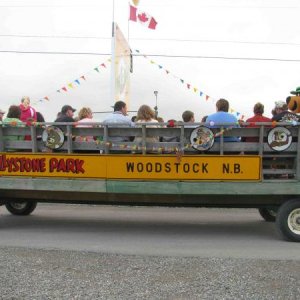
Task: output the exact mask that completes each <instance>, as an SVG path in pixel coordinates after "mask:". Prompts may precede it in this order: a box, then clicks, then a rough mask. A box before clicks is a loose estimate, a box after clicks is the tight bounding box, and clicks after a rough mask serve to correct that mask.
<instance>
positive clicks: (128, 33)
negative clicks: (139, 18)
mask: <svg viewBox="0 0 300 300" xmlns="http://www.w3.org/2000/svg"><path fill="white" fill-rule="evenodd" d="M128 7H130V2H129V1H128ZM127 40H128V44H129V18H128V19H127Z"/></svg>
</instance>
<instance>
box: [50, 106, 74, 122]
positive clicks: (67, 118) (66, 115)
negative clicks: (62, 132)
mask: <svg viewBox="0 0 300 300" xmlns="http://www.w3.org/2000/svg"><path fill="white" fill-rule="evenodd" d="M75 111H76V109H75V108H73V107H72V106H71V105H64V106H63V107H62V108H61V113H60V115H59V117H58V118H57V119H56V120H55V121H54V122H75V120H74V118H73V116H74V112H75Z"/></svg>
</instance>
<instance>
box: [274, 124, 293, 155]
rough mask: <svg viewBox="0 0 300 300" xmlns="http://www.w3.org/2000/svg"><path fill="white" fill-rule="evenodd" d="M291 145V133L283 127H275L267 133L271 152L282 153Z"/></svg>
mask: <svg viewBox="0 0 300 300" xmlns="http://www.w3.org/2000/svg"><path fill="white" fill-rule="evenodd" d="M291 144H292V133H291V132H290V130H289V129H287V128H285V127H275V128H273V129H271V130H270V131H269V133H268V145H269V146H270V148H271V149H272V150H275V151H284V150H286V149H288V148H289V147H290V145H291Z"/></svg>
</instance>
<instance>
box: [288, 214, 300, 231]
mask: <svg viewBox="0 0 300 300" xmlns="http://www.w3.org/2000/svg"><path fill="white" fill-rule="evenodd" d="M288 226H289V228H290V230H291V231H292V232H293V233H295V234H300V208H297V209H294V210H292V211H291V213H290V214H289V216H288Z"/></svg>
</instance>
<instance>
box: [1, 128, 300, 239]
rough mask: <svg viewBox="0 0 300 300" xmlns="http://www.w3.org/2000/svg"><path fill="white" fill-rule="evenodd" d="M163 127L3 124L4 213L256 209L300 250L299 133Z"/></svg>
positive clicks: (245, 129)
mask: <svg viewBox="0 0 300 300" xmlns="http://www.w3.org/2000/svg"><path fill="white" fill-rule="evenodd" d="M165 125H166V124H164V123H161V124H160V125H157V124H155V126H156V127H153V126H154V124H147V123H144V124H140V125H139V126H136V127H128V126H124V125H122V124H110V125H107V124H103V123H93V124H86V127H78V124H77V123H74V124H72V123H31V124H27V125H26V126H22V127H18V126H16V124H1V126H0V190H1V193H0V204H1V205H5V206H6V208H7V209H8V210H9V211H10V212H11V213H12V214H14V215H29V214H30V213H32V212H33V211H34V209H35V207H36V205H37V203H38V202H52V203H86V204H109V205H155V206H170V207H171V206H173V207H174V206H176V207H180V206H181V207H241V208H258V210H259V212H260V214H261V216H262V217H263V218H264V219H265V220H266V221H269V222H276V226H277V228H278V230H279V232H280V233H281V234H282V236H283V237H284V238H285V239H287V240H290V241H296V242H299V241H300V184H299V180H300V157H299V154H300V142H299V135H300V124H298V123H293V124H292V123H255V124H247V123H245V124H243V127H237V126H236V125H237V124H227V123H226V124H225V123H224V124H214V126H213V128H208V127H207V126H205V124H203V123H195V124H193V126H191V124H188V123H176V124H175V126H174V127H172V128H170V127H166V126H165ZM81 126H82V125H81ZM91 137H92V140H91ZM135 137H139V140H138V141H136V139H135ZM162 137H164V138H162ZM165 137H167V138H165ZM228 137H237V138H238V140H239V141H237V142H227V141H226V139H227V138H228ZM24 138H25V139H24ZM153 138H154V139H157V141H155V142H153ZM163 140H168V142H163Z"/></svg>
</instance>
